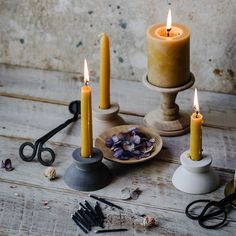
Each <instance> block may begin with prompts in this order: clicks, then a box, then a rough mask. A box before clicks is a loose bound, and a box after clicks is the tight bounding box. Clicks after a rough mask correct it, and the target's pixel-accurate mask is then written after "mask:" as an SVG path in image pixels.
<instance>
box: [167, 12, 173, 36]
mask: <svg viewBox="0 0 236 236" xmlns="http://www.w3.org/2000/svg"><path fill="white" fill-rule="evenodd" d="M171 25H172V16H171V9H169V12H168V16H167V22H166V30H167V33H169V32H170V31H171Z"/></svg>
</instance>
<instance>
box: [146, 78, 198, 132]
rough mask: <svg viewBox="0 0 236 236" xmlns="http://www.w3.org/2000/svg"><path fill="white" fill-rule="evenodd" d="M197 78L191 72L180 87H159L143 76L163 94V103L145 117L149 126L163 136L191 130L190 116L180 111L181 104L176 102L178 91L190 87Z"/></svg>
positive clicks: (148, 85) (147, 85) (149, 86)
mask: <svg viewBox="0 0 236 236" xmlns="http://www.w3.org/2000/svg"><path fill="white" fill-rule="evenodd" d="M194 81H195V78H194V75H193V74H192V73H190V78H189V81H188V82H187V83H186V84H184V85H182V86H179V87H174V88H163V87H157V86H156V85H153V84H151V83H150V82H149V81H148V76H147V75H145V76H144V77H143V83H144V85H145V86H146V87H147V88H149V89H152V90H155V91H157V92H159V93H160V94H161V98H162V101H161V105H160V106H159V107H158V108H157V109H155V110H153V111H151V112H149V113H148V114H147V115H146V116H145V117H144V123H145V124H146V125H147V126H150V127H152V128H155V129H156V130H157V131H158V132H159V134H160V135H162V136H178V135H182V134H185V133H188V132H189V126H190V118H189V115H188V114H185V113H183V112H179V106H178V105H177V104H176V103H175V99H176V96H177V94H178V92H180V91H183V90H186V89H188V88H190V87H191V86H192V85H193V84H194Z"/></svg>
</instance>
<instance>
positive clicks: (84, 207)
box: [79, 202, 87, 210]
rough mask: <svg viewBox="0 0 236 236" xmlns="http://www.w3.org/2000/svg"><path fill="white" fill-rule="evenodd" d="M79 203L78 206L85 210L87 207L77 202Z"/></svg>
mask: <svg viewBox="0 0 236 236" xmlns="http://www.w3.org/2000/svg"><path fill="white" fill-rule="evenodd" d="M79 204H80V206H81V207H82V208H83V209H84V210H86V209H87V207H86V206H85V205H84V204H83V203H81V202H80V203H79Z"/></svg>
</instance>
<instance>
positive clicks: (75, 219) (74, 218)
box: [71, 215, 89, 234]
mask: <svg viewBox="0 0 236 236" xmlns="http://www.w3.org/2000/svg"><path fill="white" fill-rule="evenodd" d="M71 218H72V220H73V221H74V222H75V223H76V225H77V226H78V227H79V228H80V229H81V230H82V231H84V233H86V234H87V233H88V232H89V231H88V230H87V229H86V228H85V227H84V226H83V225H82V224H81V223H80V222H79V220H78V219H77V218H76V217H75V216H74V215H71Z"/></svg>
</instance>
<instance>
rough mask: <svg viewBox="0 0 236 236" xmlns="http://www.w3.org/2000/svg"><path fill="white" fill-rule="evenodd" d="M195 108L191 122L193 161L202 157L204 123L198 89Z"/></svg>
mask: <svg viewBox="0 0 236 236" xmlns="http://www.w3.org/2000/svg"><path fill="white" fill-rule="evenodd" d="M194 110H195V112H194V113H193V114H192V116H191V124H190V158H191V159H192V160H193V161H199V160H201V159H202V123H203V116H202V115H201V114H200V112H199V105H198V97H197V89H195V93H194Z"/></svg>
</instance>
